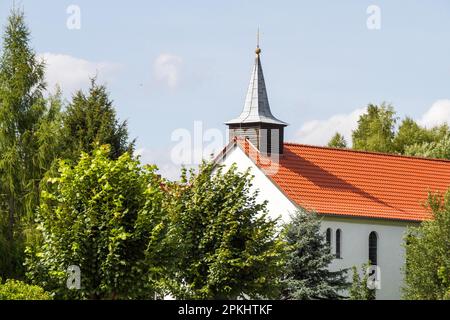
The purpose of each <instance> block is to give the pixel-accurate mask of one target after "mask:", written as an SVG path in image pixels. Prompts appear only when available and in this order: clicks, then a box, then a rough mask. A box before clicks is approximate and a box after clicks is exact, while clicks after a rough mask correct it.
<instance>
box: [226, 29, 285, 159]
mask: <svg viewBox="0 0 450 320" xmlns="http://www.w3.org/2000/svg"><path fill="white" fill-rule="evenodd" d="M258 38H259V36H258ZM255 52H256V57H255V64H254V66H253V70H252V76H251V78H250V84H249V86H248V91H247V96H246V98H245V103H244V109H243V110H242V113H241V115H240V116H239V117H237V118H235V119H233V120H230V121H228V122H226V125H228V128H229V138H230V141H231V139H233V138H236V137H238V138H243V139H247V140H248V141H250V142H251V143H252V144H253V145H254V146H255V147H256V148H257V149H258V150H259V151H260V152H262V153H264V154H282V153H283V145H284V127H286V126H287V123H286V122H284V121H281V120H278V119H277V118H275V117H274V116H273V114H272V112H271V111H270V106H269V99H268V98H267V91H266V84H265V82H264V75H263V71H262V66H261V59H260V55H261V49H260V48H259V41H258V45H257V46H256V51H255Z"/></svg>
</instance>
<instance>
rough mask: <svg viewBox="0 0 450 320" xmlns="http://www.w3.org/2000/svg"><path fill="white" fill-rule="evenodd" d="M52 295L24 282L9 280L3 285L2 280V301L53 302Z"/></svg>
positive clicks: (0, 289) (0, 294)
mask: <svg viewBox="0 0 450 320" xmlns="http://www.w3.org/2000/svg"><path fill="white" fill-rule="evenodd" d="M52 299H53V297H52V295H51V294H50V293H48V292H45V291H44V289H42V288H41V287H38V286H33V285H29V284H26V283H24V282H22V281H17V280H13V279H8V280H6V281H5V283H2V279H1V278H0V300H52Z"/></svg>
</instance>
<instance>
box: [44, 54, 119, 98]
mask: <svg viewBox="0 0 450 320" xmlns="http://www.w3.org/2000/svg"><path fill="white" fill-rule="evenodd" d="M39 57H40V58H42V59H44V60H45V63H46V73H45V78H46V81H47V84H48V89H49V90H50V91H52V90H53V89H54V88H55V86H56V85H57V84H58V85H59V86H60V87H61V89H62V90H63V92H64V94H66V95H70V94H72V93H73V92H74V91H76V90H79V89H86V88H87V87H88V85H89V78H90V77H93V76H96V75H97V77H98V79H99V81H101V82H104V81H108V80H111V79H113V78H114V75H115V74H116V72H117V71H118V70H120V68H121V66H120V65H119V64H116V63H111V62H91V61H88V60H84V59H80V58H76V57H73V56H70V55H66V54H58V53H50V52H46V53H41V54H39Z"/></svg>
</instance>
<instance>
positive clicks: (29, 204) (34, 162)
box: [0, 11, 60, 277]
mask: <svg viewBox="0 0 450 320" xmlns="http://www.w3.org/2000/svg"><path fill="white" fill-rule="evenodd" d="M44 90H45V82H44V63H43V62H42V61H40V60H39V59H38V58H37V57H36V54H35V52H34V51H33V49H32V48H31V47H30V31H29V30H28V28H27V26H26V24H25V21H24V14H23V12H21V11H12V12H11V15H10V16H9V18H8V22H7V24H6V28H5V32H4V35H3V48H2V54H1V57H0V194H1V198H0V210H1V217H0V223H1V225H0V232H1V233H0V256H2V259H1V260H0V261H1V262H0V275H3V276H5V277H7V276H18V277H20V276H21V275H22V272H23V268H22V262H23V248H24V247H23V244H24V241H25V240H26V236H27V233H29V232H31V233H32V230H33V228H32V227H31V226H30V224H31V223H32V221H33V218H34V209H35V207H36V205H37V204H38V202H39V182H40V179H41V178H42V176H43V175H44V174H45V172H46V171H47V170H48V168H49V166H50V164H51V162H52V161H53V155H54V150H55V149H56V148H55V146H54V144H53V143H54V139H53V138H50V134H49V132H50V130H51V129H52V128H54V127H57V126H58V120H59V107H60V99H59V96H58V95H55V96H53V97H50V99H48V100H47V99H44V97H43V91H44Z"/></svg>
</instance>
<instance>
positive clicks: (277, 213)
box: [221, 147, 296, 221]
mask: <svg viewBox="0 0 450 320" xmlns="http://www.w3.org/2000/svg"><path fill="white" fill-rule="evenodd" d="M221 163H222V164H223V165H224V166H225V168H229V167H230V166H231V165H232V164H236V165H237V168H238V170H239V171H241V172H243V171H245V170H247V169H248V168H251V169H250V172H251V174H252V175H254V178H253V180H252V183H253V186H254V188H255V189H257V190H258V191H259V195H258V200H259V201H260V202H263V201H265V200H268V204H267V209H268V210H269V213H270V217H271V218H273V219H276V218H278V217H281V219H282V220H284V221H287V220H288V219H289V214H290V213H293V212H295V210H296V206H295V205H294V204H293V203H292V202H291V201H290V200H289V199H288V198H286V196H285V195H284V194H283V193H282V192H281V191H280V189H278V187H277V186H276V185H275V184H273V183H272V182H271V181H270V180H269V178H267V176H266V175H265V174H264V173H263V172H262V171H261V170H260V169H259V168H258V167H257V166H256V165H255V164H254V163H253V161H251V160H250V158H248V157H247V155H246V154H245V153H244V151H242V149H241V148H239V147H234V148H233V150H230V151H229V152H228V154H227V156H226V158H225V159H224V160H223V161H222V162H221Z"/></svg>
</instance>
